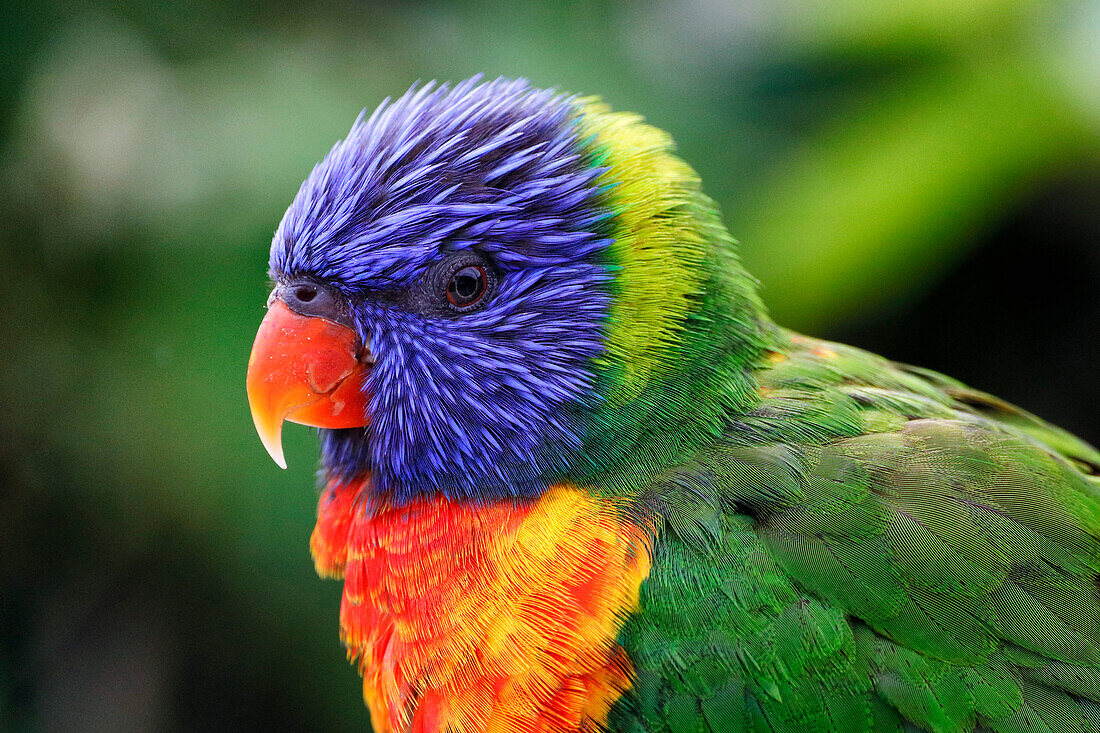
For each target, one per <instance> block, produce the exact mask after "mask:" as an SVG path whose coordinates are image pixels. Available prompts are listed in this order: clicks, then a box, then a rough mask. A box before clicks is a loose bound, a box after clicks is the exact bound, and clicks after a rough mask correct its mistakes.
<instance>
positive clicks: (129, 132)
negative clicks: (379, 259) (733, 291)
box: [0, 0, 1100, 731]
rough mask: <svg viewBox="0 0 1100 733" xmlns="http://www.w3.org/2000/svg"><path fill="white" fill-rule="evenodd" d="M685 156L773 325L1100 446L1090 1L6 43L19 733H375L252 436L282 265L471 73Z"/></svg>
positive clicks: (429, 6) (200, 12)
mask: <svg viewBox="0 0 1100 733" xmlns="http://www.w3.org/2000/svg"><path fill="white" fill-rule="evenodd" d="M479 72H480V73H484V74H486V75H487V76H489V77H493V76H497V75H507V76H525V77H528V78H529V79H531V80H532V81H533V82H535V83H536V84H538V85H541V86H557V87H559V88H561V89H563V90H569V91H579V92H585V93H595V94H600V95H602V96H603V97H604V98H605V99H607V100H608V101H609V102H610V103H612V104H613V105H614V106H615V107H616V108H619V109H632V110H635V111H638V112H641V113H643V114H644V115H646V117H647V118H648V119H649V120H650V121H651V122H653V123H654V124H656V125H658V126H660V127H663V128H665V129H667V130H669V131H670V132H672V133H673V135H674V136H675V137H676V138H677V140H678V142H679V146H680V151H681V153H682V155H683V157H684V158H686V159H687V160H688V161H689V162H690V163H691V164H692V165H694V166H695V167H696V168H697V169H698V170H699V172H700V173H701V175H702V177H703V180H704V181H705V185H706V190H707V191H708V192H709V193H710V194H711V195H712V196H713V197H715V198H716V199H717V200H718V201H719V203H720V204H721V206H722V209H723V211H724V212H725V216H726V220H727V223H728V224H729V226H730V229H731V230H732V231H733V232H734V234H735V236H737V237H738V238H739V239H740V240H741V241H742V242H743V244H744V258H745V260H746V261H747V262H748V264H749V266H750V268H751V269H752V270H753V272H754V273H755V274H756V275H757V276H758V277H759V278H760V279H761V280H762V282H763V286H764V295H765V299H766V301H767V302H768V303H769V305H770V307H771V309H772V311H773V313H774V315H775V316H776V318H777V320H779V321H780V322H781V323H783V324H785V325H788V326H791V327H794V328H797V329H801V330H805V331H810V332H813V333H816V334H822V335H826V336H830V337H833V338H838V339H843V340H846V341H850V342H854V343H856V344H857V345H860V346H864V347H867V348H871V349H874V350H876V351H880V352H882V353H884V354H885V355H887V356H889V357H892V358H896V359H900V360H905V361H910V362H916V363H920V364H922V365H925V366H929V367H933V368H936V369H940V370H943V371H947V372H949V373H951V374H953V375H954V376H956V377H958V378H961V379H963V380H964V381H968V382H970V383H972V384H974V385H975V386H978V387H981V388H984V389H988V390H990V391H993V392H996V393H999V394H1001V395H1002V396H1004V397H1006V398H1008V399H1010V400H1013V401H1016V402H1018V403H1020V404H1022V405H1023V406H1025V407H1027V408H1029V409H1031V410H1033V411H1035V412H1038V413H1040V414H1041V415H1043V416H1044V417H1047V418H1049V419H1052V420H1054V421H1056V422H1060V423H1062V424H1063V425H1065V426H1066V427H1069V428H1071V429H1073V430H1075V431H1077V432H1079V433H1080V434H1082V435H1083V436H1084V437H1086V438H1087V439H1090V440H1092V441H1093V442H1096V441H1097V440H1098V439H1100V416H1098V414H1097V413H1098V411H1097V409H1096V408H1097V405H1098V404H1100V373H1098V370H1097V368H1096V367H1097V362H1098V359H1097V357H1098V355H1100V350H1098V348H1097V336H1098V335H1100V295H1098V293H1100V2H1096V1H1095V0H1094V1H1093V2H1052V1H1049V0H1043V1H1039V0H1036V1H1029V0H971V2H966V3H961V2H955V1H954V0H921V1H919V2H908V3H894V2H874V3H865V2H855V1H854V0H833V1H832V2H829V3H802V2H798V1H797V0H773V1H768V0H729V1H728V2H726V1H723V0H675V1H674V2H612V1H609V0H608V1H601V0H587V1H585V2H556V3H538V4H525V3H517V2H508V1H506V0H498V1H496V2H461V1H458V2H412V3H389V4H386V3H382V4H367V3H350V2H349V3H344V4H335V5H332V4H308V3H307V4H305V5H302V6H298V9H296V10H290V9H287V8H283V9H274V8H271V7H268V6H267V5H266V4H264V3H260V2H255V1H253V2H246V3H240V4H233V3H229V2H221V1H219V0H187V1H185V2H180V3H174V4H168V3H131V2H112V1H110V0H100V1H98V2H81V3H73V2H65V1H62V0H47V1H46V2H35V3H26V4H21V3H17V2H7V3H4V4H3V5H2V6H0V90H2V92H3V93H2V94H0V266H2V268H3V281H2V283H0V324H2V325H0V338H2V346H0V348H2V350H0V375H2V379H0V403H2V406H3V409H2V414H3V418H2V420H3V422H2V423H0V424H2V425H3V440H2V441H0V728H2V729H3V730H12V731H27V730H64V731H69V730H85V731H97V730H103V731H129V730H132V731H144V730H169V731H172V730H181V731H188V730H206V731H216V730H242V729H244V730H248V729H254V728H267V729H274V730H313V731H319V730H364V729H366V727H367V726H368V722H367V715H366V711H365V710H364V708H363V706H362V703H361V700H360V696H359V681H358V677H357V675H356V674H355V672H354V671H353V670H352V669H349V668H348V666H347V663H346V661H345V659H344V653H343V650H342V648H341V646H340V644H339V641H338V638H337V609H338V604H339V590H340V589H339V584H337V583H334V582H330V581H325V582H322V581H320V580H318V579H317V578H316V576H315V575H314V572H313V568H312V564H311V561H310V558H309V551H308V537H309V532H310V530H311V528H312V523H313V516H314V509H315V500H316V494H315V493H314V490H313V488H312V487H313V482H314V477H313V471H314V468H315V465H316V447H315V438H314V436H313V435H311V434H310V432H309V431H308V430H306V429H304V428H290V429H288V431H287V436H286V440H287V456H288V460H289V462H290V469H289V470H288V471H286V472H283V471H280V470H278V469H277V468H276V467H275V465H274V464H273V463H272V462H271V461H270V459H268V457H267V456H266V455H265V453H264V451H263V449H262V448H261V446H260V443H259V440H258V439H256V437H255V435H254V434H253V430H252V425H251V421H250V418H249V414H248V407H247V404H246V401H245V395H244V369H245V362H246V359H247V355H248V350H249V348H250V345H251V340H252V336H253V333H254V329H255V327H256V326H257V324H258V323H259V321H260V318H261V317H262V314H263V310H262V305H263V302H264V299H265V295H266V283H265V274H264V273H265V267H266V252H267V247H268V243H269V241H270V238H271V234H272V232H273V230H274V228H275V226H276V224H277V223H278V221H279V218H280V216H281V215H282V212H283V210H284V208H285V207H286V206H287V205H288V203H289V202H290V200H291V198H292V197H293V195H294V193H295V191H296V190H297V187H298V185H299V183H300V181H301V180H302V179H303V178H304V177H305V175H306V174H307V173H308V172H309V170H310V167H311V166H312V164H313V163H314V162H316V161H317V160H319V159H320V158H321V157H322V156H323V155H324V154H325V152H326V151H327V150H328V148H329V147H330V145H331V144H332V143H333V142H334V141H335V140H336V139H337V138H340V137H342V136H343V134H344V133H345V132H346V131H347V129H348V127H349V125H350V123H351V122H352V120H353V119H354V118H355V116H356V114H357V113H358V112H359V110H360V109H362V108H363V107H373V106H374V105H376V104H377V103H378V102H379V101H380V100H381V99H382V98H383V97H385V96H390V95H397V94H400V93H401V92H402V91H403V90H404V89H406V88H407V87H408V86H409V85H410V84H411V83H412V82H414V81H415V80H417V79H431V78H437V79H451V80H457V79H461V78H464V77H467V76H469V75H472V74H474V73H479Z"/></svg>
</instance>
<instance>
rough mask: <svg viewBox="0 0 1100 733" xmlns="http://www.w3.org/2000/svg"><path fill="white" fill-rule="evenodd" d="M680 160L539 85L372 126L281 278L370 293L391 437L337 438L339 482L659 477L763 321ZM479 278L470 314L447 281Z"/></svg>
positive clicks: (498, 485) (431, 104) (371, 334)
mask: <svg viewBox="0 0 1100 733" xmlns="http://www.w3.org/2000/svg"><path fill="white" fill-rule="evenodd" d="M670 150H671V142H670V140H669V139H668V137H667V136H666V135H664V133H661V132H660V131H657V130H655V129H654V128H651V127H649V126H647V125H644V124H643V123H641V121H640V120H639V119H638V118H635V117H631V116H626V115H615V114H613V113H610V112H609V111H608V110H607V109H606V108H604V107H602V106H601V105H599V104H598V103H596V102H594V101H591V100H578V99H576V98H573V97H567V96H562V95H558V94H556V93H554V92H552V91H543V90H537V89H532V88H531V87H530V86H528V85H527V83H526V82H524V81H522V80H519V81H508V80H502V79H498V80H496V81H492V82H488V83H482V84H479V83H478V81H477V80H476V79H471V80H468V81H465V82H462V83H461V84H458V85H457V86H455V87H454V88H450V87H448V86H447V85H442V86H434V85H432V84H428V85H425V86H423V87H419V88H417V87H414V88H413V89H411V90H409V92H408V93H406V94H405V95H404V96H403V97H401V98H400V99H398V100H397V101H395V102H393V103H384V104H383V105H382V106H380V107H379V108H378V109H377V110H376V111H375V112H374V113H373V114H372V115H371V116H370V117H369V118H367V119H363V117H362V116H361V117H360V119H359V120H357V121H356V123H355V125H354V126H353V127H352V129H351V132H350V133H349V134H348V137H347V138H346V139H345V140H343V141H342V142H339V143H337V145H336V146H335V147H334V148H333V149H332V151H331V152H330V153H329V154H328V156H327V157H326V158H325V159H324V160H323V161H322V162H321V163H320V164H318V165H317V167H316V168H315V169H314V170H313V172H312V173H311V174H310V176H309V178H308V179H307V180H306V182H305V183H304V184H303V185H302V187H301V190H300V191H299V193H298V195H297V197H296V198H295V200H294V202H293V204H292V205H291V207H290V209H289V210H288V211H287V213H286V215H285V217H284V219H283V221H282V223H281V224H280V226H279V228H278V230H277V231H276V234H275V238H274V241H273V243H272V249H271V261H270V264H271V271H272V276H273V277H274V278H275V279H277V280H281V279H287V278H294V277H309V278H313V279H316V280H318V281H320V282H323V283H325V284H327V285H328V286H330V287H332V288H334V289H336V290H338V291H339V292H340V293H342V294H343V295H344V296H345V297H346V298H347V299H348V301H349V303H350V306H351V311H352V315H353V318H354V321H355V323H356V326H357V329H358V331H359V334H360V336H361V337H362V338H363V339H364V340H365V341H366V342H367V343H369V345H370V347H371V351H372V352H373V353H374V355H375V358H376V359H377V362H376V364H375V366H374V367H373V368H372V370H371V373H370V376H369V377H368V380H367V384H366V385H365V388H366V389H367V391H368V392H369V395H370V408H371V415H372V424H371V426H370V427H369V428H366V429H364V430H358V429H352V430H333V431H323V438H322V450H323V464H324V466H325V469H326V471H327V472H329V473H330V474H335V475H345V476H347V475H354V474H356V473H359V472H362V471H365V470H371V471H373V474H374V485H375V487H376V490H377V491H380V492H384V493H386V494H388V495H390V496H392V497H394V498H396V499H398V500H401V499H407V498H409V497H412V496H416V495H419V494H422V493H435V492H442V493H443V494H445V495H447V496H449V497H474V498H477V497H487V496H506V495H512V496H522V495H532V494H536V493H539V492H541V491H542V490H543V489H544V488H545V486H546V485H547V484H548V483H551V482H555V481H561V480H570V479H572V480H581V479H584V480H587V481H590V482H595V483H600V482H601V480H602V479H601V477H603V478H605V479H606V478H607V477H609V476H612V475H620V474H621V472H619V474H617V473H616V466H617V464H619V463H621V462H622V460H623V458H624V453H623V448H624V446H625V447H626V448H627V449H629V448H630V447H631V446H633V447H634V448H635V449H636V450H641V451H642V452H643V454H644V455H643V456H642V457H641V458H642V459H643V460H641V461H640V462H639V456H637V455H635V456H633V458H632V462H633V464H634V465H635V467H636V468H637V467H638V466H642V465H644V466H647V467H648V468H647V469H646V470H649V468H652V467H653V466H655V465H656V464H657V463H659V462H660V461H661V460H666V459H667V458H668V457H669V448H668V446H667V445H665V444H664V443H665V441H664V440H663V439H661V438H660V435H659V434H660V432H661V431H663V430H664V431H667V430H668V429H670V428H673V427H675V426H676V425H679V428H678V429H683V427H684V425H689V426H690V424H693V420H695V419H696V418H693V417H692V416H693V415H694V416H698V415H699V414H701V413H705V414H706V415H709V416H711V417H714V416H716V414H717V412H720V411H722V410H724V409H726V408H727V407H728V405H726V404H725V402H728V399H726V398H721V397H716V396H715V395H717V394H718V393H719V392H722V391H723V390H719V389H717V388H711V387H707V385H710V384H711V383H717V382H724V381H728V380H727V378H726V376H716V375H718V374H719V373H721V374H723V375H725V374H726V371H728V370H726V365H727V362H729V361H730V360H729V358H727V357H726V356H724V355H723V352H724V351H728V349H727V347H730V346H731V345H732V346H734V347H736V349H735V350H737V352H738V353H739V354H741V356H739V357H738V358H737V359H736V360H735V361H736V362H737V363H738V364H741V363H742V362H744V361H745V360H747V359H748V358H749V356H747V354H749V352H751V351H752V349H753V348H756V346H754V344H756V343H757V342H758V341H759V340H760V339H759V332H760V324H761V323H762V321H761V318H762V311H761V309H760V307H759V303H758V301H757V300H756V297H755V294H754V293H753V288H752V285H751V281H750V280H749V279H748V278H747V276H744V274H743V272H742V271H741V270H740V269H739V266H738V265H737V263H736V260H735V259H734V258H733V256H732V241H731V240H730V239H729V236H728V235H727V234H726V233H725V230H724V229H723V228H722V227H721V224H720V223H718V220H717V217H716V214H715V213H714V211H713V207H712V206H711V205H710V203H709V200H707V199H705V197H703V196H702V194H701V193H700V192H699V186H698V180H697V179H696V177H695V175H694V173H693V172H692V171H691V170H690V168H688V167H687V166H686V165H685V164H684V163H682V162H681V161H680V160H679V159H677V158H675V157H674V156H672V155H671V153H670ZM470 263H474V264H477V266H479V267H483V268H484V270H485V271H486V272H487V273H488V275H489V278H488V279H489V285H490V292H489V293H488V294H487V295H486V296H485V297H484V299H483V302H480V303H479V304H478V306H477V307H476V308H474V309H470V310H468V311H456V310H455V309H454V308H452V307H448V304H447V300H446V285H447V278H448V277H449V276H451V275H452V274H453V273H454V271H455V268H456V267H460V266H464V265H467V266H468V265H469V264H470ZM723 268H729V272H721V271H720V270H722V269H723ZM719 301H721V302H722V303H723V304H724V305H723V306H718V307H715V305H714V304H715V303H718V302H719ZM708 304H709V305H708ZM735 332H736V334H737V335H736V336H732V335H731V334H734V333H735ZM711 352H714V353H711ZM685 358H696V359H697V358H704V359H710V361H709V363H708V364H707V366H706V368H705V369H702V370H700V368H699V366H698V364H696V365H694V366H692V365H685V364H684V363H683V360H684V359H685ZM685 380H686V381H685ZM693 392H694V393H695V397H692V396H691V393H693ZM712 393H713V394H712ZM700 400H704V401H706V403H707V405H708V407H707V408H706V409H703V410H700V404H701V402H700ZM706 430H707V431H708V432H709V431H711V430H713V428H706ZM688 432H689V433H690V432H691V431H690V430H689V431H688ZM655 438H656V439H657V440H656V443H655V442H654V439H655ZM677 440H678V442H682V441H680V440H679V439H677ZM650 464H652V465H650ZM607 482H610V483H615V481H614V480H613V479H607Z"/></svg>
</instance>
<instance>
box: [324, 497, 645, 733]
mask: <svg viewBox="0 0 1100 733" xmlns="http://www.w3.org/2000/svg"><path fill="white" fill-rule="evenodd" d="M368 481H369V479H368ZM364 484H365V481H361V482H358V483H353V484H344V485H333V486H330V487H329V489H328V490H326V491H325V493H324V495H323V496H322V497H321V503H320V507H319V510H318V520H317V527H316V529H315V530H314V532H313V537H312V540H311V547H312V550H313V557H314V560H315V562H316V564H317V570H318V572H319V573H321V574H322V575H325V576H331V577H339V576H340V575H341V574H343V575H344V578H345V580H344V598H343V604H342V606H341V609H340V628H341V633H342V635H343V639H344V642H345V644H346V645H347V647H348V656H349V658H352V659H358V661H359V666H360V671H361V673H362V675H363V696H364V698H365V700H366V702H367V706H368V707H369V708H370V712H371V721H372V723H373V725H374V729H375V731H376V732H377V733H406V732H410V733H412V732H415V733H443V732H444V731H455V732H456V733H481V732H482V731H485V732H487V733H513V732H516V731H524V732H525V733H527V732H530V733H535V732H538V731H542V732H545V733H559V732H566V731H580V730H582V729H588V727H589V726H591V724H592V722H595V723H603V722H605V721H606V717H607V712H608V710H609V709H610V707H611V705H612V704H614V702H615V701H616V700H617V699H618V698H619V696H620V695H621V694H622V692H623V690H625V689H626V688H627V687H628V686H629V684H630V662H629V660H628V659H627V658H626V656H625V654H624V653H623V652H622V650H621V649H619V648H618V647H617V646H616V644H615V637H616V635H617V634H618V631H619V629H620V627H621V626H622V622H623V620H624V619H625V617H626V616H627V615H629V614H630V613H631V612H633V611H634V610H636V609H637V606H638V588H639V587H640V585H641V583H642V581H643V580H644V579H645V577H646V575H647V574H648V572H649V563H650V556H649V551H648V547H647V544H646V538H645V534H644V532H643V530H642V529H641V528H640V527H638V526H635V525H633V524H630V523H628V522H625V521H624V520H622V519H621V518H620V517H619V516H618V515H617V514H616V512H615V511H614V508H613V507H612V506H611V505H610V504H608V503H607V502H605V501H603V500H600V499H597V498H595V497H593V496H591V495H589V494H588V493H587V492H584V491H582V490H580V489H577V488H574V487H568V486H555V487H552V488H551V489H549V490H548V491H547V492H546V493H545V494H543V496H542V497H540V498H539V499H536V500H531V501H522V502H516V501H498V502H484V503H480V504H474V503H466V502H463V503H457V502H449V501H446V500H443V499H441V498H436V499H431V500H423V501H417V502H414V503H412V504H408V505H405V506H401V507H392V506H386V505H380V504H378V503H377V502H375V503H372V501H371V500H369V499H367V498H366V494H365V491H364Z"/></svg>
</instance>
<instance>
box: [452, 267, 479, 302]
mask: <svg viewBox="0 0 1100 733" xmlns="http://www.w3.org/2000/svg"><path fill="white" fill-rule="evenodd" d="M488 287H489V278H488V276H487V275H486V274H485V268H484V267H481V266H480V265H467V266H466V267H463V268H461V269H458V270H455V272H454V274H453V275H451V280H450V282H448V283H447V302H448V303H450V304H451V305H452V306H454V307H455V308H457V309H459V310H467V309H469V308H471V307H473V306H474V305H476V304H477V302H478V301H479V300H481V299H482V298H483V297H484V296H485V291H486V290H487V289H488Z"/></svg>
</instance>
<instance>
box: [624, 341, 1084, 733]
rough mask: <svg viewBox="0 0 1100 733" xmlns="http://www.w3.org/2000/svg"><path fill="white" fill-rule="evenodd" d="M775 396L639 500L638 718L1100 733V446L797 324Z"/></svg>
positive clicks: (678, 723)
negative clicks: (648, 552)
mask: <svg viewBox="0 0 1100 733" xmlns="http://www.w3.org/2000/svg"><path fill="white" fill-rule="evenodd" d="M786 338H787V339H789V343H787V345H786V346H785V347H784V349H783V350H782V351H781V352H779V351H777V352H775V353H773V354H772V355H771V358H770V359H765V363H767V364H768V366H767V367H765V368H761V369H760V370H759V372H758V373H757V374H756V380H757V383H758V384H759V385H760V393H761V395H762V399H761V400H760V402H759V404H758V405H757V406H756V407H755V408H754V409H753V410H751V411H750V412H749V413H748V414H746V415H744V416H742V418H741V419H740V421H739V422H738V423H737V424H736V425H734V426H732V427H731V429H730V430H728V431H727V433H726V434H725V435H724V436H723V439H722V441H720V442H719V443H718V444H716V445H713V446H711V447H709V448H707V449H705V450H704V451H702V452H700V453H699V454H697V455H696V456H695V457H694V458H693V459H692V461H691V462H690V463H688V464H687V465H684V466H681V467H679V468H678V469H676V470H675V471H673V472H670V473H667V474H666V475H664V476H663V477H662V478H661V479H660V480H659V481H658V482H656V483H655V484H654V485H652V486H650V487H649V490H648V493H647V494H646V495H645V497H644V498H643V499H642V501H643V502H644V504H645V505H646V506H647V507H648V508H649V510H650V511H651V512H652V514H653V516H654V517H656V521H657V522H658V530H657V539H656V541H655V545H654V563H653V570H652V573H651V575H650V578H649V579H648V580H647V582H646V583H645V584H644V586H643V588H642V593H641V608H642V610H641V612H640V613H639V614H637V615H635V616H634V617H632V618H631V619H629V620H628V621H627V623H626V626H625V627H624V629H623V632H622V635H621V638H620V642H621V643H622V644H623V647H624V648H625V649H626V650H627V652H628V653H629V654H630V655H631V657H632V659H633V661H634V664H635V669H636V674H637V681H636V685H635V687H634V688H633V690H632V691H630V692H629V693H628V694H627V695H625V696H624V698H623V699H622V700H621V701H620V703H619V704H618V705H617V706H616V708H615V709H614V710H613V712H612V717H611V724H612V727H614V728H616V729H621V730H635V731H651V732H656V731H670V732H675V733H680V732H685V733H686V732H687V731H711V732H712V733H730V732H731V731H739V730H745V731H775V732H777V733H778V732H780V731H798V733H809V732H812V731H864V730H865V731H903V730H925V731H937V732H938V731H945V732H963V731H974V730H982V731H995V732H996V733H1009V732H1014V731H1051V732H1052V733H1060V732H1062V731H1090V730H1100V593H1098V577H1097V576H1098V573H1100V480H1098V478H1097V476H1096V474H1097V473H1100V470H1098V467H1100V453H1097V451H1096V450H1095V449H1093V448H1092V447H1091V446H1088V445H1087V444H1085V443H1083V442H1082V441H1080V440H1078V439H1076V438H1074V437H1073V436H1071V435H1069V434H1068V433H1065V432H1064V431H1061V430H1059V429H1057V428H1055V427H1053V426H1050V425H1048V424H1046V423H1044V422H1042V421H1041V420H1039V419H1038V418H1036V417H1034V416H1032V415H1029V414H1027V413H1025V412H1023V411H1021V410H1019V409H1017V408H1015V407H1013V406H1011V405H1008V404H1006V403H1004V402H1002V401H1000V400H997V399H996V398H993V397H991V396H989V395H985V394H982V393H980V392H976V391H974V390H970V389H968V388H967V387H965V386H964V385H962V384H959V383H957V382H954V381H953V380H950V379H948V378H946V377H943V376H941V375H938V374H935V373H933V372H927V371H924V370H919V369H915V368H911V367H905V366H902V365H897V364H893V363H891V362H888V361H886V360H884V359H881V358H879V357H876V356H873V355H870V354H867V353H866V352H862V351H860V350H858V349H853V348H850V347H845V346H841V345H838V344H828V343H824V342H820V341H813V340H810V339H806V338H803V337H799V336H794V335H788V336H787V337H786Z"/></svg>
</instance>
